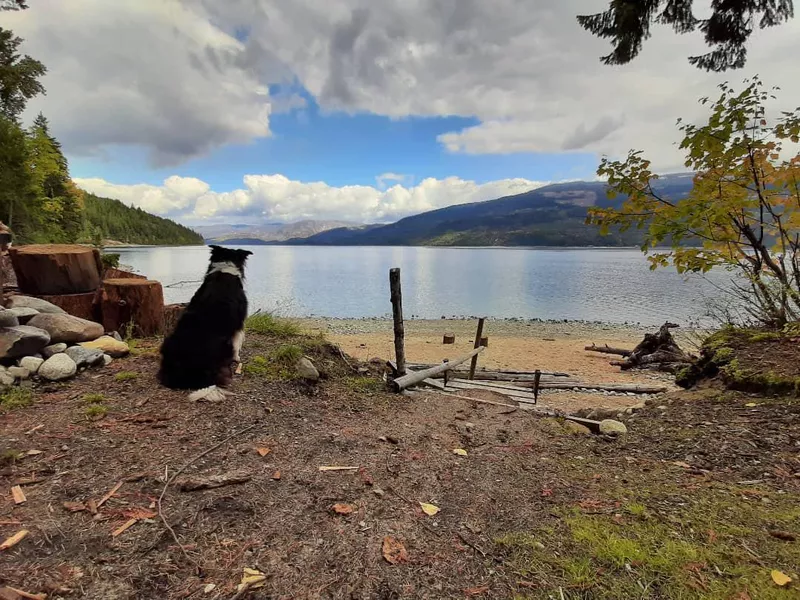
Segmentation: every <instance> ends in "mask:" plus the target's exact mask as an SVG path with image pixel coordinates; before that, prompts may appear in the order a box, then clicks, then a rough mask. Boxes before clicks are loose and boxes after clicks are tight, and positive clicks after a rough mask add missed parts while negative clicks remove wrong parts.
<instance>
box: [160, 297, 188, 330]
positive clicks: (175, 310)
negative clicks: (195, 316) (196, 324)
mask: <svg viewBox="0 0 800 600" xmlns="http://www.w3.org/2000/svg"><path fill="white" fill-rule="evenodd" d="M187 306H189V305H188V304H187V303H184V304H167V305H166V306H165V307H164V331H163V333H164V335H165V336H166V335H169V334H170V333H172V330H173V329H175V325H177V324H178V320H179V319H180V318H181V315H182V314H183V311H184V310H186V307H187Z"/></svg>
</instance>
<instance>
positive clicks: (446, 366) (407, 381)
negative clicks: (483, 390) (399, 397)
mask: <svg viewBox="0 0 800 600" xmlns="http://www.w3.org/2000/svg"><path fill="white" fill-rule="evenodd" d="M484 350H485V348H476V349H475V350H473V351H472V352H470V353H469V354H467V355H466V356H462V357H461V358H458V359H456V360H453V361H450V362H446V363H442V364H441V365H438V366H435V367H431V368H430V369H426V370H424V371H416V372H413V373H408V374H407V375H403V376H402V377H398V378H397V379H395V380H394V381H393V382H392V387H393V388H394V390H395V391H397V392H399V391H400V390H404V389H406V388H407V387H411V386H412V385H414V384H416V383H419V382H421V381H423V380H425V379H427V378H428V377H432V376H434V375H437V374H439V373H444V372H445V371H449V370H450V369H452V368H453V367H454V366H456V365H460V364H461V363H464V362H467V361H468V360H469V359H470V358H472V357H473V356H475V355H476V354H480V353H481V352H483V351H484Z"/></svg>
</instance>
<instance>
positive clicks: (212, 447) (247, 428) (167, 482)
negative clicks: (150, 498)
mask: <svg viewBox="0 0 800 600" xmlns="http://www.w3.org/2000/svg"><path fill="white" fill-rule="evenodd" d="M258 425H259V422H258V421H256V422H255V423H253V424H252V425H249V426H248V427H245V428H244V429H242V430H241V431H237V432H235V433H232V434H230V435H229V436H228V437H226V438H225V439H224V440H222V441H221V442H219V443H218V444H214V445H213V446H211V448H208V449H207V450H204V451H203V452H201V453H200V454H198V455H197V456H195V457H194V458H192V459H191V460H189V462H187V463H186V464H185V465H183V466H182V467H181V468H180V469H178V470H177V471H175V472H174V473H173V474H172V476H171V477H170V478H169V479H167V481H166V483H164V489H162V490H161V495H160V496H159V497H158V516H159V517H161V521H162V522H163V523H164V526H165V527H166V528H167V529H168V530H169V532H170V533H171V534H172V539H173V540H175V543H176V544H178V546H179V547H180V549H181V552H183V555H184V556H185V557H186V558H187V559H188V560H189V562H191V563H192V564H193V565H195V566H198V565H197V563H196V562H195V561H194V560H193V559H192V558H191V557H190V556H189V553H188V552H186V548H184V547H183V544H181V542H180V540H179V539H178V535H177V534H176V533H175V530H174V529H173V528H172V527H171V526H170V524H169V523H168V522H167V519H166V517H165V516H164V511H163V510H161V501H162V500H163V499H164V494H166V493H167V488H168V487H169V486H170V484H171V483H172V482H173V481H174V480H175V478H176V477H177V476H178V475H180V474H181V473H183V472H184V471H185V470H186V468H187V467H189V465H191V464H192V463H193V462H195V461H197V460H200V459H201V458H203V457H204V456H205V455H206V454H210V453H211V452H213V451H214V450H216V449H217V448H219V447H220V446H222V445H223V444H225V443H226V442H228V441H230V440H232V439H233V438H235V437H236V436H238V435H242V434H243V433H247V432H248V431H250V430H251V429H254V428H255V427H256V426H258ZM165 470H166V468H165ZM231 600H233V599H231Z"/></svg>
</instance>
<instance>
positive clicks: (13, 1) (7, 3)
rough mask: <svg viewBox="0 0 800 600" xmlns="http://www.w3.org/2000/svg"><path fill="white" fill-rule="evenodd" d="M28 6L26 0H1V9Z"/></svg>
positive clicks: (23, 8) (17, 8)
mask: <svg viewBox="0 0 800 600" xmlns="http://www.w3.org/2000/svg"><path fill="white" fill-rule="evenodd" d="M26 8H28V3H27V1H26V0H0V10H25V9H26Z"/></svg>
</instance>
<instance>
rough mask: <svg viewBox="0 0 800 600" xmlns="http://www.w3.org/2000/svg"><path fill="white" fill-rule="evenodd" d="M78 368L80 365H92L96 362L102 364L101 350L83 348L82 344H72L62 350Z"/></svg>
mask: <svg viewBox="0 0 800 600" xmlns="http://www.w3.org/2000/svg"><path fill="white" fill-rule="evenodd" d="M64 354H66V355H67V356H69V357H70V358H71V359H72V360H74V361H75V364H76V365H78V368H81V367H94V366H95V365H98V364H103V351H102V350H98V349H96V348H84V347H83V346H72V347H71V348H67V349H66V351H65V352H64Z"/></svg>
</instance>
